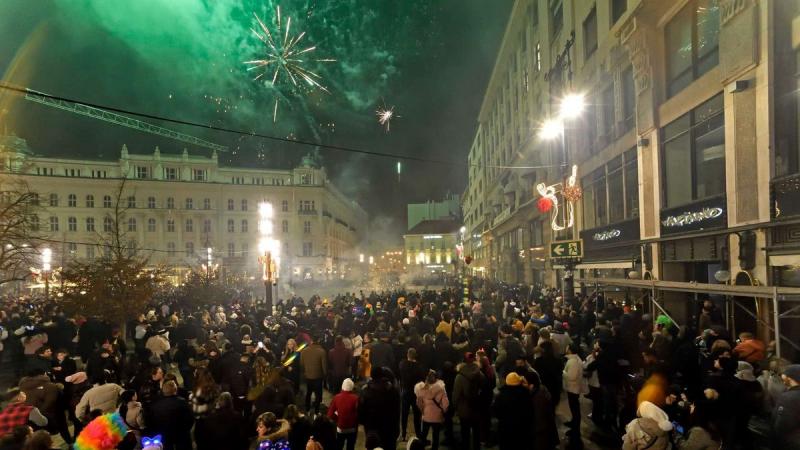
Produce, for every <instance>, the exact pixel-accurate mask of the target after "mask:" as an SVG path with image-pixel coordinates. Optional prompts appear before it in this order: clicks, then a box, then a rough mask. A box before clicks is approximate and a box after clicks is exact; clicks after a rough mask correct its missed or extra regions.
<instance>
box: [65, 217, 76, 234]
mask: <svg viewBox="0 0 800 450" xmlns="http://www.w3.org/2000/svg"><path fill="white" fill-rule="evenodd" d="M67 231H78V219H76V218H75V217H67Z"/></svg>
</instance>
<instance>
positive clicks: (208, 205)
mask: <svg viewBox="0 0 800 450" xmlns="http://www.w3.org/2000/svg"><path fill="white" fill-rule="evenodd" d="M203 209H211V199H210V198H204V199H203Z"/></svg>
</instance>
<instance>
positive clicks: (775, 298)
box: [577, 278, 800, 358]
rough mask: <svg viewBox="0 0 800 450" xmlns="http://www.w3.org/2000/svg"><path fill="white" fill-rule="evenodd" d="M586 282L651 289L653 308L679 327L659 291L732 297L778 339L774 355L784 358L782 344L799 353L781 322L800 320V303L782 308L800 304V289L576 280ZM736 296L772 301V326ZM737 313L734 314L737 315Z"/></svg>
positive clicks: (621, 279) (624, 280)
mask: <svg viewBox="0 0 800 450" xmlns="http://www.w3.org/2000/svg"><path fill="white" fill-rule="evenodd" d="M577 281H579V282H582V283H585V284H586V285H594V286H601V285H602V286H618V287H628V288H636V289H643V290H648V289H649V290H650V291H651V292H652V295H651V296H650V298H651V301H652V303H653V306H654V307H655V308H658V309H659V310H660V311H661V312H662V313H664V315H666V316H667V317H669V318H670V320H672V322H673V323H675V324H678V322H676V321H675V320H674V319H673V318H672V317H670V315H669V313H667V311H666V308H665V307H664V305H662V304H661V303H660V302H659V300H658V295H657V292H658V291H671V292H686V293H693V294H710V295H721V296H725V297H730V298H733V302H734V303H735V304H736V305H738V306H739V307H740V308H741V309H742V310H744V311H745V312H746V313H748V314H749V315H750V316H752V317H753V318H755V319H756V320H757V321H758V322H759V323H761V324H763V325H765V326H766V327H767V328H768V329H769V330H770V331H772V334H773V336H774V337H775V353H776V354H777V356H778V357H779V358H780V357H782V352H781V347H782V344H781V343H782V342H786V343H788V344H789V345H790V346H792V347H794V348H795V349H796V350H797V351H800V346H798V344H797V343H795V342H794V341H792V340H790V339H789V338H787V337H786V336H784V335H783V334H781V320H782V319H800V314H795V313H797V312H798V311H800V304H797V305H795V306H792V307H790V308H789V309H788V310H786V311H784V312H781V311H780V305H781V304H782V303H783V302H800V288H791V287H779V286H738V285H730V284H708V283H695V282H681V281H661V280H627V279H623V278H581V279H579V280H577ZM735 297H753V298H763V299H771V300H772V309H773V311H772V316H773V323H772V324H770V323H767V322H765V321H764V320H762V319H760V318H759V317H758V315H757V314H756V313H755V312H753V311H751V310H749V309H748V308H747V307H745V306H744V305H742V304H741V303H740V302H738V301H737V300H735ZM734 314H735V312H734Z"/></svg>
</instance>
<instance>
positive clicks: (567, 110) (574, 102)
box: [558, 94, 586, 120]
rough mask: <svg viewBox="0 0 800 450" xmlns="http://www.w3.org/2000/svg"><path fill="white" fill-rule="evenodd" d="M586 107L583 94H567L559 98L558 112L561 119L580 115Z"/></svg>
mask: <svg viewBox="0 0 800 450" xmlns="http://www.w3.org/2000/svg"><path fill="white" fill-rule="evenodd" d="M585 107H586V100H585V98H584V95H583V94H569V95H567V96H566V97H564V98H563V99H561V105H560V106H559V110H558V114H559V117H560V118H561V120H567V119H575V118H577V117H578V116H580V115H581V113H582V112H583V109H584V108H585Z"/></svg>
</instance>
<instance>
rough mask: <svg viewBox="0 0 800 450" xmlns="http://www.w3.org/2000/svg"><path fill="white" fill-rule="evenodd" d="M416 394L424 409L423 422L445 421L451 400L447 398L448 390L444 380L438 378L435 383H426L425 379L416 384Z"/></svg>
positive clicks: (418, 403)
mask: <svg viewBox="0 0 800 450" xmlns="http://www.w3.org/2000/svg"><path fill="white" fill-rule="evenodd" d="M414 394H415V395H416V396H417V406H418V407H419V409H420V410H421V411H422V421H423V422H428V423H442V422H444V412H445V411H447V408H448V407H449V406H450V402H449V401H448V400H447V391H445V389H444V381H442V380H437V381H436V382H435V383H433V384H425V382H424V381H420V382H419V383H417V385H416V386H414Z"/></svg>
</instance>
